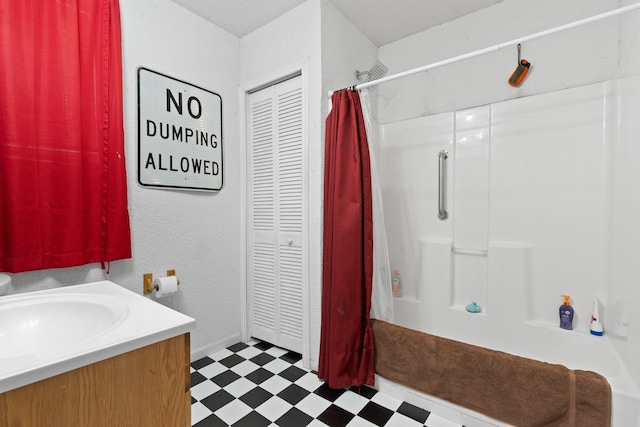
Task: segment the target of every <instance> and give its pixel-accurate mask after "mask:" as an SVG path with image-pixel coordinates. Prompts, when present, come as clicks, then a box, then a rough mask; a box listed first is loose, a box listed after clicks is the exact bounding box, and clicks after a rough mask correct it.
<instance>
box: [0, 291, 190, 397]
mask: <svg viewBox="0 0 640 427" xmlns="http://www.w3.org/2000/svg"><path fill="white" fill-rule="evenodd" d="M194 327H195V320H194V319H193V318H191V317H189V316H186V315H184V314H182V313H180V312H177V311H175V310H173V309H171V308H168V307H165V306H164V305H162V304H159V303H157V302H155V301H153V300H152V299H149V298H146V297H144V296H142V295H138V294H136V293H134V292H132V291H130V290H128V289H126V288H123V287H122V286H119V285H117V284H115V283H113V282H111V281H106V280H105V281H100V282H94V283H88V284H82V285H74V286H66V287H61V288H56V289H50V290H44V291H36V292H29V293H24V294H14V295H8V296H4V297H0V393H4V392H6V391H9V390H12V389H15V388H18V387H22V386H24V385H27V384H31V383H34V382H36V381H40V380H43V379H45V378H49V377H52V376H54V375H59V374H61V373H64V372H68V371H71V370H74V369H77V368H80V367H82V366H86V365H89V364H92V363H96V362H99V361H101V360H105V359H108V358H110V357H114V356H117V355H120V354H124V353H127V352H129V351H132V350H136V349H139V348H142V347H145V346H148V345H151V344H154V343H157V342H160V341H163V340H166V339H169V338H172V337H175V336H178V335H182V334H184V333H187V332H189V331H191V330H192V329H193V328H194Z"/></svg>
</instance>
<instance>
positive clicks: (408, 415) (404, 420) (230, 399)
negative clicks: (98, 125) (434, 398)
mask: <svg viewBox="0 0 640 427" xmlns="http://www.w3.org/2000/svg"><path fill="white" fill-rule="evenodd" d="M191 396H192V397H191V403H192V404H191V424H192V425H193V426H197V427H212V426H215V427H217V426H246V427H262V426H265V427H266V426H280V427H302V426H310V427H315V426H330V427H346V426H348V427H366V426H369V427H371V426H387V427H413V426H416V427H420V426H427V427H461V426H460V424H456V423H453V422H451V421H449V420H447V419H445V418H442V417H440V416H438V415H436V414H432V413H429V412H427V411H425V410H424V409H420V408H418V407H416V406H413V405H411V404H409V403H406V402H402V401H400V400H398V399H395V398H393V397H390V396H387V395H384V394H383V393H380V392H377V391H376V390H374V389H372V388H369V387H361V388H360V390H358V389H357V388H351V389H344V390H333V389H330V388H329V387H327V386H326V384H324V383H323V382H322V381H319V380H318V377H317V376H316V374H315V373H312V372H309V371H306V370H305V369H303V368H302V363H301V356H300V355H299V354H298V353H294V352H289V351H287V350H283V349H281V348H278V347H274V346H273V345H271V344H268V343H266V342H261V341H257V340H252V341H251V342H249V343H248V344H244V343H239V344H235V345H233V346H231V347H229V348H227V349H225V350H222V351H220V352H218V353H216V354H213V355H211V356H209V357H204V358H202V359H200V360H197V361H195V362H193V363H192V364H191Z"/></svg>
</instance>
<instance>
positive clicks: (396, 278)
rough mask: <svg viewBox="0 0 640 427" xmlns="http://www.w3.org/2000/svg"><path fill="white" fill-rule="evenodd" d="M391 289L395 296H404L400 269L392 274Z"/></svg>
mask: <svg viewBox="0 0 640 427" xmlns="http://www.w3.org/2000/svg"><path fill="white" fill-rule="evenodd" d="M391 290H392V292H393V296H394V297H398V298H400V297H402V281H401V280H400V270H394V271H393V276H391Z"/></svg>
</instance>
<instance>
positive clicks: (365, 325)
mask: <svg viewBox="0 0 640 427" xmlns="http://www.w3.org/2000/svg"><path fill="white" fill-rule="evenodd" d="M331 103H332V110H331V112H330V113H329V115H328V117H327V121H326V137H325V178H324V233H323V240H324V242H323V271H322V272H323V283H322V324H321V338H320V359H319V367H318V377H319V378H320V379H324V380H325V381H326V383H327V384H328V385H329V387H331V388H344V387H348V386H360V385H363V384H367V385H373V383H374V343H373V335H372V331H371V327H370V325H369V320H370V311H371V296H372V283H373V280H374V224H373V221H374V214H373V203H372V179H371V178H372V177H371V157H370V152H369V145H368V142H367V131H366V125H365V119H364V116H363V111H362V105H361V102H360V96H359V94H358V93H357V92H355V91H353V90H342V91H339V92H336V93H334V94H333V95H332V98H331ZM384 248H385V252H384V255H385V257H386V242H385V244H384ZM384 269H386V271H387V273H388V261H387V263H386V266H385V267H383V269H382V270H383V271H384ZM384 275H385V274H384V273H383V276H384ZM386 275H387V276H389V275H388V274H386ZM375 276H379V274H376V275H375ZM389 278H390V276H389ZM389 280H390V279H387V280H386V281H387V282H388V281H389ZM381 282H385V280H384V279H383V280H382V281H381ZM384 286H386V289H387V293H388V295H389V296H390V295H391V294H390V292H391V287H390V286H387V285H384ZM388 306H390V304H387V307H388ZM385 311H386V312H388V309H387V310H378V312H381V313H382V312H385Z"/></svg>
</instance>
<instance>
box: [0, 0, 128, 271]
mask: <svg viewBox="0 0 640 427" xmlns="http://www.w3.org/2000/svg"><path fill="white" fill-rule="evenodd" d="M122 110H123V107H122V52H121V40H120V10H119V6H118V2H117V0H55V1H50V0H46V1H42V0H0V271H9V272H21V271H28V270H37V269H43V268H51V267H70V266H76V265H82V264H88V263H92V262H102V263H104V262H106V261H111V260H115V259H122V258H129V257H131V242H130V233H129V213H128V209H127V188H126V174H125V157H124V134H123V127H122Z"/></svg>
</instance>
